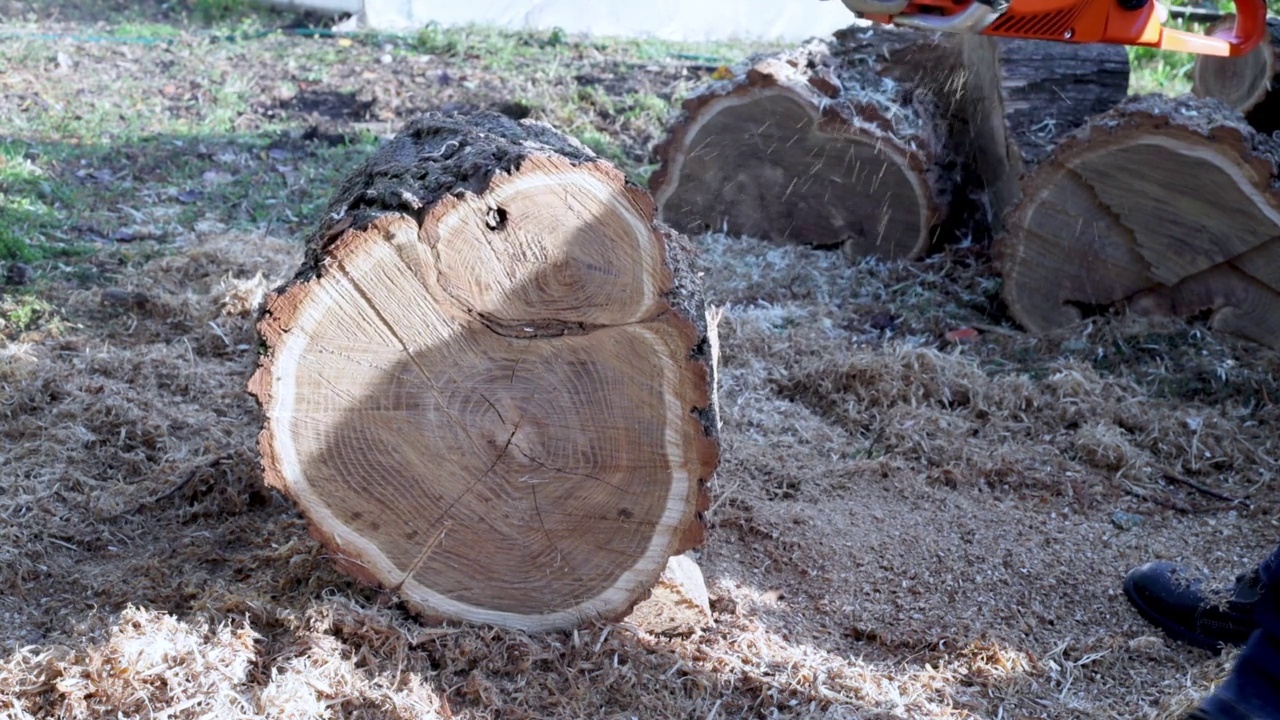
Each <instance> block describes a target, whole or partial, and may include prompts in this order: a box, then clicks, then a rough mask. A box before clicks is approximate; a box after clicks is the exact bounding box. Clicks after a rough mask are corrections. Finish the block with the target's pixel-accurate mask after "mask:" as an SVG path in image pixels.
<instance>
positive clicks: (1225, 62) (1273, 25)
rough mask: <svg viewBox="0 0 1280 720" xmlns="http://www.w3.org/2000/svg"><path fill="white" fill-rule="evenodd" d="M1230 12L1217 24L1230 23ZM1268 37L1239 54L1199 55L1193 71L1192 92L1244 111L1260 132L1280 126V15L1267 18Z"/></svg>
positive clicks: (1233, 18)
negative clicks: (1222, 56) (1218, 56)
mask: <svg viewBox="0 0 1280 720" xmlns="http://www.w3.org/2000/svg"><path fill="white" fill-rule="evenodd" d="M1234 24H1235V17H1234V16H1228V17H1227V18H1225V19H1224V20H1221V21H1219V22H1217V23H1214V25H1212V26H1210V27H1211V30H1212V28H1216V27H1219V26H1230V25H1234ZM1267 28H1268V30H1269V31H1270V33H1269V36H1268V41H1265V42H1262V43H1260V44H1259V45H1258V47H1256V48H1254V49H1253V51H1252V52H1250V53H1249V54H1248V55H1245V56H1244V57H1238V58H1216V57H1208V56H1199V57H1197V58H1196V62H1195V66H1194V68H1193V69H1192V72H1191V78H1192V84H1191V92H1193V93H1195V94H1196V95H1198V96H1200V97H1214V98H1218V99H1219V100H1222V101H1223V102H1225V103H1226V104H1227V105H1228V106H1229V107H1231V108H1233V109H1235V110H1239V111H1240V112H1242V113H1244V116H1245V120H1246V121H1248V123H1249V124H1250V125H1252V126H1253V127H1254V128H1255V129H1256V130H1258V131H1259V132H1264V133H1273V132H1275V131H1276V130H1280V18H1274V17H1272V18H1267Z"/></svg>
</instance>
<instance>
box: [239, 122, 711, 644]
mask: <svg viewBox="0 0 1280 720" xmlns="http://www.w3.org/2000/svg"><path fill="white" fill-rule="evenodd" d="M654 216H655V208H654V206H653V203H652V200H651V199H650V197H649V196H648V195H647V194H646V193H645V192H644V191H643V190H642V189H640V188H638V187H635V186H634V185H631V184H629V183H627V182H626V180H625V179H624V177H623V175H622V174H621V172H619V171H618V170H616V169H615V168H613V167H612V166H611V165H609V164H608V163H606V162H604V161H602V160H599V159H597V158H595V157H594V156H592V155H591V153H590V151H588V150H586V149H585V148H583V147H582V146H581V145H579V144H577V143H575V142H573V141H570V140H568V139H567V138H565V137H564V136H562V135H560V134H559V133H557V132H555V131H554V130H552V129H550V128H548V127H546V126H544V125H540V124H535V123H531V122H520V123H517V122H515V121H511V120H509V119H507V118H504V117H502V116H500V115H496V114H488V113H485V114H478V115H474V116H470V117H454V118H445V119H441V118H432V117H423V118H419V119H418V120H415V121H414V122H412V123H410V124H409V125H408V126H406V127H405V128H404V130H403V131H402V132H400V133H399V134H398V135H397V136H396V137H395V138H394V139H393V140H391V141H389V142H388V143H387V144H385V145H384V146H383V147H382V148H380V149H379V150H378V151H377V152H376V153H375V154H374V155H373V156H372V157H371V158H370V159H369V160H368V161H367V162H366V163H364V164H363V165H362V166H361V167H359V168H357V169H356V170H355V171H354V172H352V173H351V175H350V176H349V177H348V178H347V179H346V180H345V182H344V183H343V185H342V186H341V188H340V189H339V190H338V191H337V193H336V195H335V197H334V199H333V202H332V204H331V205H330V207H329V208H328V211H327V212H326V215H325V219H324V221H323V222H322V224H321V226H320V228H319V229H318V230H317V232H316V233H315V234H314V235H313V236H312V237H311V238H310V239H309V241H308V249H307V255H306V261H305V263H304V265H303V267H302V268H301V269H300V270H299V272H298V273H297V275H296V277H295V278H294V279H293V280H292V281H290V282H289V283H288V284H286V285H285V286H283V287H281V288H279V289H277V290H276V291H275V292H273V293H272V294H271V296H270V297H269V299H268V300H267V302H266V306H265V309H264V313H263V315H262V317H261V319H260V321H259V324H258V329H259V332H260V334H261V338H262V342H263V345H264V351H263V353H262V357H261V359H260V362H259V367H258V370H257V372H256V373H255V375H254V376H253V378H252V380H251V382H250V385H249V389H250V392H251V393H252V394H253V395H254V396H255V397H256V398H257V399H258V401H259V402H260V404H261V406H262V409H263V414H264V427H263V430H262V432H261V435H260V437H259V448H260V451H261V454H262V459H263V464H264V474H265V480H266V482H267V483H268V484H270V485H272V486H274V487H276V488H279V489H280V490H282V491H283V492H284V493H286V494H287V495H288V496H289V497H291V498H292V499H293V500H294V501H295V502H296V504H297V505H298V507H299V508H300V510H301V511H302V513H303V514H304V515H305V516H306V517H307V519H308V521H309V525H310V527H311V530H312V532H313V534H314V535H315V536H316V537H317V539H318V540H319V541H320V542H321V543H323V544H324V545H325V546H326V547H327V549H328V550H329V551H330V552H331V553H332V554H333V555H334V556H335V557H336V558H337V562H338V564H339V566H340V567H341V568H342V569H343V570H345V571H346V572H348V573H350V574H351V575H352V576H354V577H356V578H357V579H359V580H361V581H363V582H366V583H369V584H373V585H377V586H380V587H383V588H387V589H389V590H392V591H394V592H396V593H398V594H399V595H400V597H401V598H403V599H404V601H405V602H406V604H407V605H408V606H409V607H410V608H412V609H413V610H415V611H416V612H418V613H420V614H421V615H423V616H425V617H428V618H432V619H456V620H465V621H472V622H485V623H492V624H497V625H504V626H510V627H517V628H522V629H527V630H548V629H555V628H565V627H572V626H576V625H578V624H580V623H582V622H585V621H587V620H591V619H597V618H599V619H617V618H620V617H622V616H624V615H625V614H626V613H627V612H628V611H630V609H631V608H632V607H633V606H634V605H635V604H636V603H637V602H638V601H639V600H641V599H642V598H643V597H645V595H646V594H647V593H648V592H649V591H650V589H651V588H652V587H653V585H654V584H655V582H656V581H657V579H658V577H659V575H660V574H661V573H662V571H663V570H664V569H665V568H666V567H667V564H668V559H669V558H670V557H672V556H674V555H679V554H681V553H683V552H685V551H686V550H688V549H690V548H693V547H696V546H697V545H699V544H700V543H701V541H702V537H703V533H704V528H703V522H704V521H703V519H702V516H701V513H702V512H703V511H704V510H705V509H706V507H707V497H706V493H705V490H704V486H705V482H706V481H707V480H708V478H709V476H710V474H711V473H712V472H713V470H714V468H715V466H716V463H717V453H718V448H717V441H716V430H715V429H716V419H715V417H714V410H713V405H712V402H711V397H710V393H711V390H710V388H711V372H712V370H713V369H712V368H710V367H709V366H708V363H709V359H708V358H709V354H710V349H709V347H708V339H707V328H706V322H705V317H704V315H703V306H702V300H701V295H700V292H699V288H698V285H697V279H696V275H695V273H694V271H693V270H692V269H691V267H690V260H691V258H690V254H689V253H690V249H689V247H688V244H687V241H686V240H685V239H684V238H682V237H680V236H679V235H677V234H676V233H673V232H671V231H670V230H668V229H667V228H665V227H663V226H661V225H660V224H657V223H656V222H655V220H654Z"/></svg>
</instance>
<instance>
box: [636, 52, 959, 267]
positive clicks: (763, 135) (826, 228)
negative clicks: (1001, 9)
mask: <svg viewBox="0 0 1280 720" xmlns="http://www.w3.org/2000/svg"><path fill="white" fill-rule="evenodd" d="M851 38H852V39H854V40H856V41H857V42H856V44H854V43H850V42H846V41H835V40H829V41H824V40H813V41H810V42H808V43H806V44H804V45H802V46H801V47H799V48H796V49H794V50H789V51H786V52H783V53H779V54H775V55H768V56H760V57H754V58H752V59H750V60H749V61H748V62H746V63H744V64H743V65H742V66H740V67H738V68H737V69H735V70H734V72H733V76H732V77H731V78H729V79H726V80H720V81H714V82H711V83H709V84H708V85H706V86H704V87H702V88H700V89H699V90H698V91H696V92H694V93H693V94H692V95H690V96H689V97H688V98H687V99H686V100H685V102H684V103H683V106H682V111H681V113H680V116H679V117H678V118H677V119H676V121H675V123H674V124H673V126H672V127H671V129H670V131H669V134H668V136H667V137H666V138H665V139H664V140H663V141H662V142H661V143H660V144H659V145H658V146H657V148H656V153H657V156H658V159H659V161H660V167H659V168H658V170H657V171H656V172H654V174H653V175H652V176H651V178H650V188H651V189H652V191H653V193H654V196H655V199H656V201H657V203H658V207H659V209H660V213H661V217H662V219H663V220H664V221H665V222H668V223H670V224H671V225H673V226H674V227H676V228H677V229H679V230H681V231H684V232H703V231H706V230H725V231H727V232H729V233H733V234H737V235H748V236H754V237H759V238H765V239H769V240H774V241H779V242H795V243H802V244H810V245H814V246H819V247H829V246H844V247H845V248H846V249H847V250H848V251H849V252H850V253H851V254H853V255H859V256H862V255H874V256H877V257H881V258H885V259H896V258H912V257H918V256H920V255H922V254H924V253H925V251H926V250H927V249H928V247H929V244H930V242H931V240H932V239H933V237H934V235H935V233H936V231H937V228H938V224H939V222H940V221H941V220H942V219H943V217H944V215H945V212H946V209H947V205H948V202H949V195H950V192H951V188H952V185H953V184H954V178H953V177H952V171H951V169H950V168H949V167H948V163H950V162H951V153H950V152H949V151H948V149H947V148H946V136H947V133H946V130H945V122H944V119H943V115H942V113H941V112H940V110H939V107H938V104H937V102H936V100H935V99H934V97H933V96H932V95H931V94H930V93H928V92H921V91H918V90H917V89H916V88H915V87H914V86H913V85H912V84H910V83H901V82H895V81H894V80H893V79H891V78H890V77H889V76H888V75H886V74H885V73H883V72H882V70H883V69H884V68H885V67H891V66H892V65H893V63H894V58H895V57H896V56H898V55H899V54H900V53H902V52H906V51H910V50H912V47H913V45H914V44H916V43H920V42H922V40H921V34H919V33H912V32H908V31H897V32H894V31H893V29H886V30H884V31H871V30H865V31H862V32H861V33H860V34H858V35H856V36H854V35H851Z"/></svg>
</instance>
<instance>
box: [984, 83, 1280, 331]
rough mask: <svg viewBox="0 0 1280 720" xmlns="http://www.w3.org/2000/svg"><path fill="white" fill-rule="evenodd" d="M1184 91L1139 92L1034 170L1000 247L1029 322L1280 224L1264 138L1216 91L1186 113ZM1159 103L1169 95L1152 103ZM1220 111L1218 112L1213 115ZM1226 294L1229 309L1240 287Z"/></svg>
mask: <svg viewBox="0 0 1280 720" xmlns="http://www.w3.org/2000/svg"><path fill="white" fill-rule="evenodd" d="M1179 102H1181V105H1173V104H1172V101H1163V100H1161V101H1157V100H1151V99H1147V100H1143V101H1141V102H1138V101H1135V102H1134V103H1131V104H1130V105H1129V106H1128V107H1127V108H1125V109H1124V111H1122V112H1117V113H1112V114H1108V115H1107V116H1105V117H1103V118H1101V119H1100V120H1098V121H1096V122H1095V124H1094V125H1093V126H1092V127H1091V129H1090V131H1089V132H1088V133H1084V134H1081V135H1078V136H1076V137H1074V138H1072V139H1071V140H1070V141H1068V142H1066V143H1064V144H1063V146H1061V147H1060V148H1059V151H1058V152H1057V153H1055V155H1054V156H1052V157H1051V158H1050V159H1048V160H1046V162H1045V163H1043V164H1042V165H1041V166H1039V167H1037V169H1036V171H1035V172H1034V173H1032V175H1031V176H1029V177H1028V179H1027V180H1026V181H1025V183H1024V189H1025V194H1024V198H1023V200H1022V201H1021V202H1020V203H1019V205H1018V206H1017V207H1016V208H1015V209H1014V212H1013V213H1012V215H1011V219H1010V222H1009V224H1008V231H1007V232H1006V233H1005V235H1004V236H1003V237H1002V238H1001V241H1000V246H999V247H998V253H999V256H1000V258H1001V265H1002V271H1003V275H1004V279H1005V298H1006V300H1007V302H1008V303H1009V305H1010V309H1011V311H1012V312H1013V313H1014V315H1015V316H1016V317H1017V318H1018V320H1019V321H1020V322H1021V323H1022V324H1023V325H1024V326H1026V327H1027V328H1028V329H1030V330H1032V331H1034V332H1045V331H1049V330H1053V329H1056V328H1060V327H1064V326H1066V325H1070V324H1072V323H1073V322H1075V321H1077V320H1079V319H1080V318H1081V316H1082V309H1083V308H1087V307H1106V306H1110V305H1112V304H1114V303H1119V302H1121V301H1124V300H1126V299H1130V298H1134V297H1136V296H1138V295H1139V294H1140V293H1145V292H1147V291H1149V290H1151V289H1153V288H1159V287H1183V286H1185V282H1186V281H1187V280H1188V279H1191V278H1196V277H1199V276H1201V275H1204V274H1205V273H1216V269H1217V268H1220V267H1222V266H1223V265H1224V264H1227V263H1232V262H1242V261H1245V260H1248V259H1249V258H1251V257H1254V256H1256V254H1257V249H1258V248H1260V247H1262V246H1265V245H1266V244H1267V243H1268V242H1269V241H1271V240H1273V239H1274V238H1276V237H1277V236H1278V235H1280V198H1278V197H1277V194H1276V193H1275V191H1274V190H1273V189H1272V187H1271V179H1272V175H1273V172H1274V168H1273V166H1272V165H1271V163H1270V161H1269V160H1267V159H1266V158H1265V157H1263V156H1261V155H1257V154H1255V153H1254V148H1255V146H1256V143H1257V140H1258V139H1257V138H1255V137H1254V136H1253V134H1252V132H1251V131H1250V130H1249V129H1248V128H1245V127H1242V126H1241V125H1240V124H1239V123H1237V122H1235V121H1234V120H1233V119H1231V118H1229V117H1228V116H1227V115H1226V114H1224V113H1222V112H1221V110H1225V108H1221V106H1219V105H1216V104H1214V103H1207V102H1206V103H1199V104H1198V107H1199V110H1200V111H1199V112H1198V113H1188V114H1187V117H1188V118H1190V119H1189V120H1188V123H1187V124H1185V125H1184V124H1182V123H1180V122H1179V118H1180V112H1181V111H1184V110H1190V108H1189V107H1185V106H1186V103H1187V101H1179ZM1151 103H1166V104H1168V105H1169V106H1168V107H1166V108H1164V110H1165V112H1153V110H1155V109H1157V108H1154V107H1153V106H1151ZM1193 104H1194V103H1193ZM1215 108H1217V109H1216V110H1215ZM1214 112H1218V114H1219V118H1218V121H1217V122H1215V121H1213V120H1212V117H1209V120H1206V117H1207V116H1212V115H1213V113H1214ZM1254 264H1255V265H1256V263H1254ZM1220 275H1221V274H1220V273H1217V274H1215V275H1214V277H1219V276H1220ZM1224 282H1230V280H1227V281H1224ZM1218 284H1221V283H1218ZM1200 286H1201V285H1198V284H1197V285H1195V287H1200ZM1219 295H1220V297H1221V298H1222V301H1221V303H1220V305H1219V309H1220V307H1222V306H1225V305H1230V304H1231V303H1232V302H1234V299H1233V298H1235V297H1236V296H1235V295H1233V294H1231V293H1219ZM1239 297H1245V296H1244V295H1240V296H1239ZM1249 297H1253V296H1252V295H1249ZM1145 305H1146V306H1148V307H1154V304H1153V303H1152V302H1150V301H1147V302H1146V303H1145ZM1181 305H1182V306H1183V307H1189V303H1187V302H1182V303H1181Z"/></svg>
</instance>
